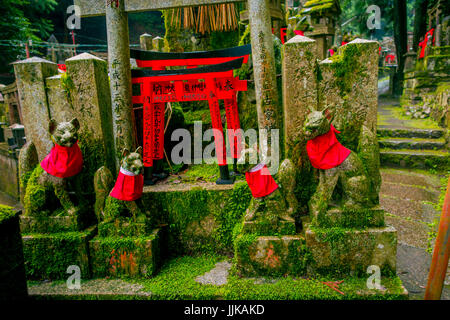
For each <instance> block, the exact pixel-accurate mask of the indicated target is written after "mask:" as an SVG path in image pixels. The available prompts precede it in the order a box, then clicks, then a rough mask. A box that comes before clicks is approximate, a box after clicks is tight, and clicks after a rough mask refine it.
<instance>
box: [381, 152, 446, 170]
mask: <svg viewBox="0 0 450 320" xmlns="http://www.w3.org/2000/svg"><path fill="white" fill-rule="evenodd" d="M380 162H381V165H382V166H387V167H400V168H410V169H412V168H414V169H437V170H448V168H449V167H450V154H449V153H448V152H446V151H434V150H420V151H419V150H405V149H400V150H392V149H381V150H380Z"/></svg>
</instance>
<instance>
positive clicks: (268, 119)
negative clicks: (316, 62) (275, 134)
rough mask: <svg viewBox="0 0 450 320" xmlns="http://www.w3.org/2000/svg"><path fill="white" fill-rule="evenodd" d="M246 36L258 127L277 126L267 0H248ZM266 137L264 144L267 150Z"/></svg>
mask: <svg viewBox="0 0 450 320" xmlns="http://www.w3.org/2000/svg"><path fill="white" fill-rule="evenodd" d="M248 11H249V20H250V37H251V44H252V59H253V72H254V80H255V91H256V108H257V113H258V126H259V129H260V130H261V129H266V130H267V131H268V133H269V134H270V129H281V116H280V113H281V112H280V111H281V110H280V106H279V97H278V89H277V81H276V69H275V58H274V57H275V56H274V50H273V38H272V24H271V19H270V12H269V3H268V0H249V1H248ZM270 146H271V143H270V139H269V140H268V147H269V150H270Z"/></svg>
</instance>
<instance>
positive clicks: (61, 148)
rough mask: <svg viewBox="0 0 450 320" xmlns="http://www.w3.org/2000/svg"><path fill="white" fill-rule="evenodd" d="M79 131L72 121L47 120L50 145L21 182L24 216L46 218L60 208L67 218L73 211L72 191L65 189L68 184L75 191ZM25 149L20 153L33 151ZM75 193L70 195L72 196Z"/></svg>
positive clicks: (80, 165) (79, 156)
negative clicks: (40, 159)
mask: <svg viewBox="0 0 450 320" xmlns="http://www.w3.org/2000/svg"><path fill="white" fill-rule="evenodd" d="M79 128H80V124H79V122H78V120H77V119H76V118H75V119H73V120H71V121H69V122H61V123H59V124H58V123H57V122H56V121H55V120H50V122H49V132H50V135H51V139H52V141H53V143H54V146H53V148H52V150H51V151H50V153H49V154H48V155H47V156H46V157H45V158H44V160H42V162H41V163H40V165H39V166H37V167H36V168H35V169H34V170H33V172H32V173H31V175H30V176H29V179H28V180H26V181H23V184H24V185H22V188H23V190H24V191H25V196H24V200H23V201H24V207H25V215H27V216H36V215H41V216H42V215H45V214H47V215H50V214H52V213H53V212H57V209H58V208H59V207H61V206H62V207H63V208H64V210H65V211H66V213H67V214H68V215H69V216H70V215H75V213H76V212H77V209H76V204H75V203H74V202H73V201H72V198H73V197H72V198H71V196H70V195H71V194H73V192H69V189H70V185H72V186H73V189H75V190H78V189H79V188H78V184H77V183H73V182H74V179H75V178H74V177H75V176H77V175H78V173H80V171H81V170H82V168H83V156H82V153H81V150H80V147H79V146H78V130H79ZM26 148H27V149H28V150H27V149H25V150H23V152H24V154H27V153H32V152H33V151H32V150H34V151H35V149H34V145H27V146H26ZM24 175H26V173H23V172H22V174H21V176H24ZM77 194H79V193H77V192H75V193H74V195H75V196H76V195H77ZM55 196H56V197H55ZM55 200H56V201H55ZM58 200H59V201H58ZM58 202H59V204H58Z"/></svg>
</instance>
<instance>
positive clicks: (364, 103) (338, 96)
mask: <svg viewBox="0 0 450 320" xmlns="http://www.w3.org/2000/svg"><path fill="white" fill-rule="evenodd" d="M378 48H379V44H378V42H376V41H370V40H364V39H355V40H353V41H351V42H349V43H348V44H346V45H345V46H342V47H340V48H339V50H338V52H337V53H336V54H334V55H333V56H332V57H331V58H329V59H326V60H324V61H322V62H321V63H320V64H319V69H320V79H321V80H320V81H319V86H318V101H319V103H318V109H319V110H322V109H324V108H325V107H328V108H329V111H331V113H332V114H334V115H335V117H334V120H333V124H334V126H335V127H336V129H338V130H340V131H341V134H340V136H339V137H340V141H341V142H342V143H343V144H344V145H345V146H346V147H347V148H349V149H351V150H353V151H356V149H357V148H356V147H357V145H358V139H359V135H360V132H361V128H362V125H365V126H366V127H367V128H368V129H369V130H370V131H372V132H373V133H375V132H376V124H377V106H378V58H379V57H378Z"/></svg>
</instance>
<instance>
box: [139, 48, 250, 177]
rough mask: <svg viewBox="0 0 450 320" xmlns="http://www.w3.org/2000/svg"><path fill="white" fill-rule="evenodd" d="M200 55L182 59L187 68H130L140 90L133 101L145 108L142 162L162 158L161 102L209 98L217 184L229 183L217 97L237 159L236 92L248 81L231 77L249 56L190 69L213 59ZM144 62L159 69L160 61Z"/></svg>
mask: <svg viewBox="0 0 450 320" xmlns="http://www.w3.org/2000/svg"><path fill="white" fill-rule="evenodd" d="M238 48H240V47H238ZM247 50H248V49H247ZM146 53H148V52H146ZM152 53H157V52H152ZM190 54H192V53H190ZM132 55H133V54H132ZM147 58H148V57H147ZM201 58H205V59H209V60H208V61H206V62H202V61H201V60H199V59H201ZM201 58H199V57H198V58H196V59H193V60H189V59H188V60H184V61H183V63H185V64H187V66H190V67H191V68H189V69H181V70H148V69H147V70H145V69H138V70H132V82H133V84H138V85H139V87H140V92H141V94H140V95H139V96H133V104H142V105H143V111H144V114H143V118H144V119H143V120H144V125H143V127H144V128H143V131H144V132H143V137H144V139H143V144H144V165H145V166H146V167H150V166H152V165H153V160H157V159H162V158H163V154H164V103H166V102H177V101H183V102H186V101H200V100H208V101H209V106H210V114H211V120H212V126H213V129H215V130H214V141H215V144H216V155H217V158H218V163H219V169H220V174H221V175H220V176H221V178H220V179H219V180H218V181H217V183H219V184H220V183H232V182H233V181H232V180H231V179H230V178H229V173H228V165H227V161H226V147H225V142H224V136H223V128H222V122H221V117H220V108H219V99H223V100H224V104H225V111H226V112H225V113H226V117H227V128H228V129H233V130H234V131H233V130H229V131H228V132H229V140H230V141H233V143H232V145H233V150H232V156H233V158H235V159H237V158H238V157H239V156H240V149H239V146H240V143H241V137H240V136H239V134H233V133H235V132H236V130H238V129H240V124H239V115H238V110H237V100H236V92H237V91H246V90H247V81H245V80H239V79H238V78H237V77H236V78H235V77H233V70H234V69H238V68H240V67H241V65H242V63H243V62H244V61H245V60H247V59H248V56H246V57H241V58H239V59H236V58H234V60H230V59H232V58H230V57H228V58H227V59H228V60H230V61H228V62H225V63H221V64H215V65H210V66H208V67H200V68H192V67H193V66H194V65H193V63H207V62H210V61H213V60H211V59H213V58H210V57H201ZM220 59H223V57H220ZM192 61H194V62H192ZM147 62H149V61H147ZM178 63H181V62H178ZM147 65H148V66H150V65H151V67H153V68H156V69H160V68H161V64H159V63H153V64H147ZM171 65H175V63H174V62H172V64H171Z"/></svg>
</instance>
